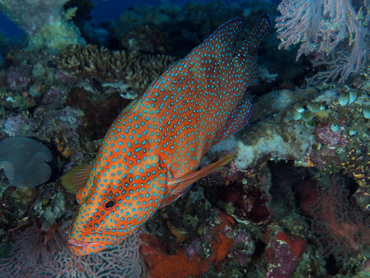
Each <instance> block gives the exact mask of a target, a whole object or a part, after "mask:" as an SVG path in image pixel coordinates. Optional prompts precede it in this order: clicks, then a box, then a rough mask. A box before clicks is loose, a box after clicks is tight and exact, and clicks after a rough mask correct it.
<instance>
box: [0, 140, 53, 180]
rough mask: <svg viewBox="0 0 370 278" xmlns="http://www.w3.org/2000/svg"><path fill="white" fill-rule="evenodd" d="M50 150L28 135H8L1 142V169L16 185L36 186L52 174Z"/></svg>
mask: <svg viewBox="0 0 370 278" xmlns="http://www.w3.org/2000/svg"><path fill="white" fill-rule="evenodd" d="M52 159H53V156H52V154H51V152H50V150H49V149H48V148H47V147H46V146H44V145H43V144H42V143H39V142H37V141H35V140H33V139H30V138H27V137H8V138H5V139H4V140H2V141H1V142H0V169H4V173H5V176H6V177H7V178H8V180H9V181H10V183H11V184H12V185H13V186H16V187H34V186H37V185H40V184H43V183H45V182H46V181H48V180H49V178H50V176H51V168H50V166H49V165H48V164H47V163H45V162H50V161H51V160H52Z"/></svg>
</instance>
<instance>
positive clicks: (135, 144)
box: [61, 13, 271, 256]
mask: <svg viewBox="0 0 370 278" xmlns="http://www.w3.org/2000/svg"><path fill="white" fill-rule="evenodd" d="M270 26H271V21H270V18H269V16H268V14H267V13H264V14H263V15H262V16H261V18H260V19H259V20H258V21H257V22H256V23H255V25H254V26H253V27H252V29H251V30H250V32H249V34H248V35H247V37H246V38H245V40H244V41H243V43H242V44H241V45H240V47H238V48H237V47H236V46H235V44H236V38H237V35H238V33H239V32H240V30H241V28H242V19H241V18H235V19H232V20H230V21H228V22H226V23H225V24H223V25H222V26H220V27H219V28H218V29H217V30H216V31H215V32H214V33H213V34H212V35H211V36H209V37H208V38H207V39H206V40H205V41H204V42H203V43H201V44H200V45H199V46H197V47H196V48H194V49H193V50H192V51H191V52H190V53H189V54H188V55H187V56H186V57H185V58H183V59H182V60H180V61H179V62H177V63H174V64H173V65H172V66H171V67H170V68H169V69H167V70H166V71H165V72H164V73H163V74H162V75H161V76H160V77H158V78H157V79H156V80H155V81H153V83H152V84H151V85H150V87H149V88H148V89H147V90H146V91H145V93H144V94H143V95H142V96H141V97H138V98H137V99H135V100H133V101H132V102H131V103H130V104H129V105H128V106H127V107H126V108H125V109H124V110H123V111H122V112H121V113H120V114H119V116H118V117H117V118H116V119H115V120H114V122H113V124H112V125H111V126H110V127H109V129H108V131H107V133H106V135H105V137H104V139H103V141H102V143H101V145H100V147H99V151H98V154H97V157H96V159H95V161H94V163H93V165H80V166H77V167H75V168H73V169H72V170H70V171H68V172H66V173H65V174H64V176H63V177H62V178H61V182H62V184H63V186H64V187H65V188H67V189H69V190H70V191H71V192H74V193H75V194H76V199H77V202H78V204H79V209H78V212H77V213H76V215H75V217H74V219H73V220H72V224H71V228H70V232H69V235H68V247H69V249H70V251H71V252H72V254H74V255H76V256H84V255H88V254H94V253H97V252H98V251H100V250H104V249H106V248H109V247H111V246H114V245H116V244H119V243H120V242H122V241H123V240H125V238H127V237H128V236H130V235H131V234H132V233H133V232H134V231H136V230H137V229H138V228H139V227H141V226H142V225H143V224H144V223H145V222H146V221H147V220H148V219H149V218H151V217H152V216H153V214H154V213H155V212H156V211H158V210H159V209H160V208H163V207H164V206H166V205H168V204H170V203H172V202H174V201H176V200H177V199H178V198H179V197H181V196H182V195H183V194H185V193H186V191H187V190H188V189H189V188H190V187H191V185H192V184H193V183H194V182H195V181H197V180H199V179H200V178H203V177H205V176H207V175H208V174H210V173H212V172H214V171H215V170H217V169H218V168H220V167H222V166H223V165H225V164H227V163H229V162H230V161H231V160H232V159H233V157H234V155H235V153H232V154H229V155H227V156H225V157H224V158H222V159H220V160H219V161H216V162H214V163H212V164H210V165H208V166H207V167H204V168H201V169H199V165H200V162H201V159H202V157H203V156H204V154H205V153H206V152H207V150H209V149H210V148H211V147H212V146H214V145H215V144H217V143H218V142H220V141H222V140H223V139H224V138H226V137H227V136H229V135H231V134H233V133H235V132H237V131H239V130H240V129H242V128H243V127H244V126H245V125H246V124H247V123H248V120H249V117H250V115H251V111H252V104H251V102H250V101H249V100H248V99H245V98H244V93H245V91H246V88H247V87H248V86H252V85H256V84H257V83H258V82H259V80H258V76H257V69H256V68H257V62H256V58H257V51H258V46H259V44H260V42H261V41H262V40H263V39H264V38H265V37H266V36H267V34H268V33H269V31H270Z"/></svg>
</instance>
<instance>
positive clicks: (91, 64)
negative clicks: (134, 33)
mask: <svg viewBox="0 0 370 278" xmlns="http://www.w3.org/2000/svg"><path fill="white" fill-rule="evenodd" d="M175 61H176V59H175V58H174V57H170V56H165V55H142V54H140V53H139V52H129V53H126V52H125V51H123V50H122V51H109V50H108V49H106V48H100V49H98V47H97V46H96V45H87V46H86V47H84V48H81V46H80V45H78V46H71V47H69V48H68V49H67V50H66V51H65V52H63V53H62V57H61V62H60V67H61V69H63V70H66V71H67V72H69V73H70V74H71V75H77V76H84V77H89V78H92V79H96V80H98V81H99V82H100V83H102V84H101V86H103V87H112V88H119V89H120V91H121V93H122V94H123V95H124V96H125V98H129V99H134V98H135V97H137V96H138V95H139V94H141V93H143V92H144V91H145V90H146V88H147V87H148V85H149V84H150V83H151V82H152V81H153V80H154V79H155V78H157V77H158V76H159V75H160V74H161V73H163V72H164V71H165V70H166V69H167V68H168V67H169V66H170V65H172V64H173V63H174V62H175Z"/></svg>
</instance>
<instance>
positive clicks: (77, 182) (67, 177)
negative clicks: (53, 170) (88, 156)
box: [61, 164, 92, 194]
mask: <svg viewBox="0 0 370 278" xmlns="http://www.w3.org/2000/svg"><path fill="white" fill-rule="evenodd" d="M91 167H92V166H91V165H88V164H82V165H78V166H76V167H73V168H72V169H71V170H69V171H67V172H66V173H65V174H64V175H63V176H62V178H61V182H62V185H63V187H64V188H65V189H66V190H67V191H68V192H70V193H73V194H76V193H77V191H78V190H79V189H80V188H81V187H83V186H84V185H85V184H86V181H87V178H88V177H89V174H90V171H91Z"/></svg>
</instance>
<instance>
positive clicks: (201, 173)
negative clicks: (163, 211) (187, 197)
mask: <svg viewBox="0 0 370 278" xmlns="http://www.w3.org/2000/svg"><path fill="white" fill-rule="evenodd" d="M235 154H236V153H235V152H234V153H232V154H229V155H227V156H225V157H223V158H221V159H220V160H219V161H216V162H214V163H212V164H210V165H208V166H207V167H205V168H203V169H200V170H198V171H196V172H194V173H190V174H189V175H186V176H184V177H180V178H169V179H168V180H167V183H168V185H173V186H175V189H174V191H173V192H172V193H171V195H170V197H168V198H167V199H166V201H164V202H163V203H162V204H161V208H162V207H164V206H167V205H169V204H170V203H172V202H174V201H176V200H177V199H178V198H180V197H181V196H182V195H183V194H185V193H186V191H188V190H189V188H190V187H191V185H192V184H193V183H194V182H196V181H197V180H199V179H201V178H204V177H206V176H208V175H209V174H211V173H213V172H214V171H216V170H217V169H219V168H221V167H222V166H224V165H226V164H228V163H229V162H230V161H231V160H232V159H233V158H234V156H235Z"/></svg>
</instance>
